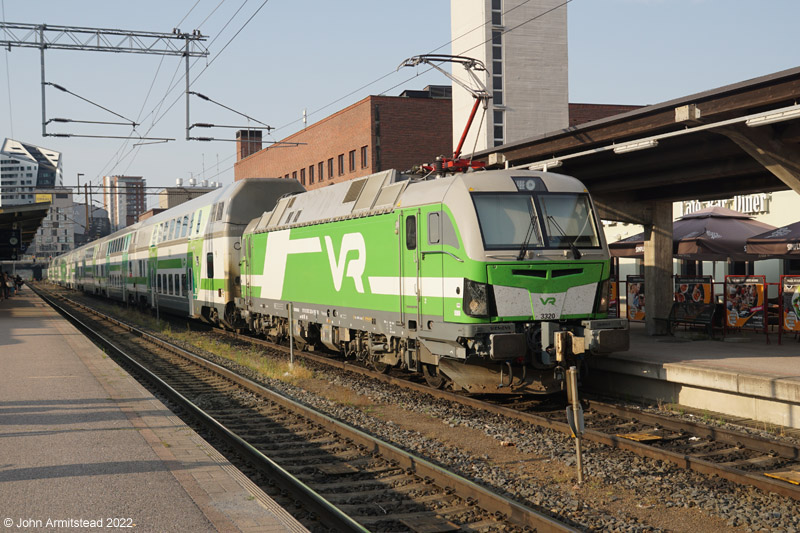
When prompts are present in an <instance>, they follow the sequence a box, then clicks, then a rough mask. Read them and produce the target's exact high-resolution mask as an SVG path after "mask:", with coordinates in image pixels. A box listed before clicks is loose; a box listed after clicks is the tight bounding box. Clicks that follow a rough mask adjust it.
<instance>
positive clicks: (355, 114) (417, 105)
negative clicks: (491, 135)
mask: <svg viewBox="0 0 800 533" xmlns="http://www.w3.org/2000/svg"><path fill="white" fill-rule="evenodd" d="M452 129H453V125H452V113H451V105H450V91H449V87H440V86H435V87H426V88H425V90H422V91H406V92H404V93H403V94H402V95H400V96H368V97H366V98H364V99H363V100H361V101H359V102H357V103H355V104H353V105H351V106H349V107H347V108H345V109H342V110H341V111H339V112H337V113H334V114H333V115H331V116H329V117H326V118H324V119H322V120H320V121H319V122H317V123H315V124H312V125H311V126H308V127H307V128H305V129H303V130H301V131H299V132H297V133H295V134H294V135H290V136H289V137H286V138H285V139H282V142H285V143H303V144H300V145H299V146H286V145H281V144H277V145H273V146H268V147H267V148H264V149H261V140H260V139H261V137H260V133H259V132H252V131H240V132H239V133H237V162H236V164H235V165H234V177H235V179H236V180H240V179H244V178H252V177H261V178H266V177H284V178H289V179H296V180H298V181H300V183H302V184H303V185H304V186H305V187H306V188H307V189H314V188H316V187H320V186H323V185H327V184H328V183H337V182H340V181H346V180H349V179H353V178H357V177H360V176H366V175H368V174H372V173H374V172H379V171H381V170H386V169H392V168H394V169H399V170H408V169H410V168H411V167H413V166H414V165H419V164H422V163H430V162H432V161H433V160H434V159H435V158H436V156H439V155H452V152H453V146H452Z"/></svg>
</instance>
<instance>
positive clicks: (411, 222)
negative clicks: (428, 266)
mask: <svg viewBox="0 0 800 533" xmlns="http://www.w3.org/2000/svg"><path fill="white" fill-rule="evenodd" d="M406 249H407V250H416V249H417V217H416V216H414V215H411V216H410V217H406Z"/></svg>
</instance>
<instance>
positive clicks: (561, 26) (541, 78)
mask: <svg viewBox="0 0 800 533" xmlns="http://www.w3.org/2000/svg"><path fill="white" fill-rule="evenodd" d="M560 4H563V2H562V0H532V1H531V0H527V1H526V0H450V29H451V32H452V38H453V44H452V53H453V55H462V56H467V57H471V58H473V59H478V60H480V61H482V62H483V63H484V64H485V65H486V71H485V72H475V74H476V75H478V76H479V77H480V78H481V79H482V81H483V82H484V83H485V85H486V88H487V89H488V91H489V93H491V95H492V98H491V99H490V101H489V105H488V108H487V110H486V116H485V117H483V122H482V123H481V122H480V117H476V118H475V123H474V125H473V127H472V129H471V130H470V133H469V135H468V137H467V139H466V142H465V143H464V148H463V153H464V154H470V153H472V152H473V149H474V151H481V150H485V149H487V148H492V147H494V146H499V145H501V144H507V143H511V142H514V141H518V140H521V139H524V138H527V137H531V136H534V135H537V134H541V133H547V132H551V131H555V130H559V129H562V128H566V127H567V126H568V125H569V106H568V89H569V87H568V85H567V81H568V79H567V6H566V5H560ZM559 5H560V7H559ZM452 72H453V75H454V76H456V77H457V78H458V79H459V80H462V81H463V82H464V83H467V84H468V85H469V80H468V74H467V72H466V71H465V70H464V69H463V68H462V67H461V66H460V65H453V71H452ZM473 102H474V100H473V98H472V96H471V95H470V93H468V92H467V91H466V90H464V89H463V88H461V87H456V86H454V87H453V145H454V146H455V145H456V144H457V143H458V140H459V138H460V137H461V133H462V131H463V128H464V125H465V124H466V123H467V118H468V117H469V113H470V111H471V109H472V105H473ZM479 124H480V127H479Z"/></svg>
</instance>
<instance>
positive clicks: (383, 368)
mask: <svg viewBox="0 0 800 533" xmlns="http://www.w3.org/2000/svg"><path fill="white" fill-rule="evenodd" d="M372 368H374V369H375V370H377V371H378V372H380V373H381V374H388V373H389V371H390V370H391V369H392V367H391V366H390V365H387V364H386V363H379V362H378V361H372Z"/></svg>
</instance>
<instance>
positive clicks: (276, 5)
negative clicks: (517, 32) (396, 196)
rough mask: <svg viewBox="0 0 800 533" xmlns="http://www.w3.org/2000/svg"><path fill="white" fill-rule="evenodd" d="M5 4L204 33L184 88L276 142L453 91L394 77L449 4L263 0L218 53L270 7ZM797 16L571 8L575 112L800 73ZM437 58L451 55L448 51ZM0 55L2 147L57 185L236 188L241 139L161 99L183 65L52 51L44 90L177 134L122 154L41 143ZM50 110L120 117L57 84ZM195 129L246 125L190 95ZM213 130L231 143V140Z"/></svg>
mask: <svg viewBox="0 0 800 533" xmlns="http://www.w3.org/2000/svg"><path fill="white" fill-rule="evenodd" d="M0 2H2V6H3V9H4V20H6V21H7V22H24V23H36V24H40V23H46V24H52V25H59V26H68V25H73V26H85V27H101V28H115V29H129V30H140V31H160V32H170V31H172V29H173V28H174V27H176V26H177V27H179V28H180V29H181V30H183V31H191V30H193V29H196V28H199V29H200V30H201V31H202V33H203V34H205V35H208V36H209V41H208V42H209V43H211V41H212V40H213V39H216V40H215V41H214V42H213V43H211V44H209V50H210V52H211V54H210V57H209V58H208V60H205V59H204V60H200V61H199V62H198V63H197V64H196V65H195V66H194V67H193V68H192V73H191V78H193V79H194V78H195V76H197V75H198V74H199V73H200V72H201V71H202V70H203V68H204V67H205V66H206V64H207V63H208V62H211V64H210V66H209V67H208V68H207V69H206V70H205V71H204V72H203V73H202V75H201V76H200V77H199V78H198V79H197V80H196V81H195V82H194V84H193V86H192V90H194V91H197V92H200V93H203V94H206V95H207V96H209V97H211V98H213V99H214V100H217V101H219V102H221V103H223V104H225V105H227V106H229V107H232V108H234V109H236V110H238V111H241V112H243V113H246V114H248V115H250V116H252V117H254V118H256V119H257V120H260V121H262V122H265V123H267V124H269V125H271V126H274V127H276V128H278V129H277V130H276V131H275V132H274V133H273V138H274V139H276V140H277V139H280V138H282V137H284V136H286V135H289V134H291V133H293V132H294V131H296V130H297V129H299V128H300V127H302V122H301V120H300V117H301V116H302V112H303V109H304V108H306V109H308V112H309V123H311V122H314V121H316V120H319V119H321V118H324V117H325V116H327V115H328V114H331V113H333V112H335V111H337V110H339V109H341V108H343V107H345V106H347V105H350V104H352V103H354V102H356V101H358V100H360V99H361V98H363V97H364V96H366V95H368V94H380V93H384V92H385V93H386V94H389V95H396V94H399V92H401V91H402V90H403V89H417V88H421V87H423V86H425V85H427V84H430V83H434V84H436V83H438V84H444V83H448V80H446V79H445V78H444V77H443V76H441V75H439V74H436V73H429V74H425V75H423V76H420V77H418V78H414V77H413V76H414V75H415V72H416V71H415V70H412V69H403V70H401V71H399V72H394V71H395V69H396V67H397V65H398V64H399V63H400V62H401V61H402V60H403V59H405V58H407V57H410V56H412V55H417V54H422V53H427V52H430V51H432V50H434V49H437V48H439V47H440V46H442V45H445V44H446V43H448V42H449V41H450V39H451V35H450V19H449V16H450V15H449V14H450V1H449V0H403V1H402V2H379V1H374V0H373V1H368V0H343V1H340V2H332V1H320V0H308V1H301V0H292V1H289V0H270V1H268V2H267V3H266V5H264V6H263V8H262V9H261V10H260V11H259V12H258V14H257V15H255V17H254V18H253V19H252V21H251V22H250V23H249V24H248V25H247V26H245V27H244V29H243V30H242V31H241V33H240V34H239V35H238V36H237V37H236V38H235V39H233V41H231V42H230V44H229V45H228V46H227V48H226V49H225V50H224V51H222V47H223V46H224V45H225V44H226V43H228V41H229V40H230V39H231V38H232V37H233V35H234V34H235V33H236V32H237V31H239V30H240V28H242V26H243V25H244V23H245V21H246V20H247V19H248V18H250V16H251V15H252V14H253V13H254V12H255V11H256V10H257V9H258V8H259V7H260V6H261V5H262V3H263V0H247V1H246V0H224V1H222V2H221V0H199V1H198V0H169V1H163V0H162V1H159V2H156V1H152V0H138V1H137V2H120V1H112V0H72V1H70V2H65V1H63V0H0ZM217 6H219V7H218V8H217ZM242 6H243V7H242ZM240 7H241V11H240V12H239V13H238V15H235V16H234V13H235V12H236V10H237V9H239V8H240ZM215 8H217V10H216V12H214V13H213V14H211V13H212V11H213V10H214V9H215ZM187 13H188V15H187ZM184 17H186V18H185V20H184V21H183V22H181V20H182V19H184ZM232 17H233V18H232ZM231 18H232V20H231ZM206 19H207V20H206ZM229 20H230V23H229V24H228V26H227V27H225V28H224V26H225V25H226V23H228V22H229ZM798 20H800V1H798V0H761V1H753V0H749V1H748V0H573V1H572V2H571V3H570V4H569V5H568V21H569V61H570V64H569V86H570V95H569V99H570V102H584V103H618V104H652V103H658V102H663V101H666V100H670V99H673V98H678V97H681V96H685V95H688V94H692V93H696V92H700V91H704V90H708V89H713V88H716V87H720V86H722V85H727V84H730V83H735V82H738V81H742V80H746V79H750V78H753V77H757V76H761V75H765V74H769V73H772V72H776V71H780V70H784V69H788V68H792V67H796V66H800V46H798V45H800V34H799V33H798V32H797V29H796V26H797V21H798ZM223 28H224V29H223ZM438 52H440V53H448V52H449V46H447V47H445V48H442V49H439V50H438ZM2 55H3V57H2V59H0V78H1V79H2V83H0V137H13V138H15V139H18V140H21V141H24V142H30V143H33V144H36V145H39V146H44V147H47V148H51V149H55V150H58V151H61V152H63V154H64V156H63V157H64V176H65V184H67V185H74V184H75V180H76V174H77V173H78V172H81V173H83V174H85V177H84V178H82V183H83V182H85V180H86V179H87V178H89V179H91V180H92V181H93V182H94V183H98V182H99V180H100V179H101V177H102V176H103V175H104V174H127V175H141V176H144V177H145V178H146V179H147V182H148V185H149V186H168V185H173V184H174V183H175V178H183V179H184V180H186V179H188V178H189V177H190V176H194V177H196V178H198V179H201V178H203V177H205V178H206V179H209V180H216V181H222V182H223V183H230V182H231V181H232V180H233V169H232V166H233V162H234V151H235V144H234V143H232V142H214V143H199V142H194V141H192V142H188V141H185V140H183V139H184V137H185V130H184V128H185V121H186V117H185V103H184V100H183V97H182V95H181V93H180V91H181V90H182V89H183V82H182V81H181V82H180V83H178V90H174V91H173V92H172V93H170V94H169V96H167V97H166V99H164V97H165V94H166V93H167V87H168V86H169V85H170V81H171V80H173V83H175V82H176V81H179V80H180V77H181V76H182V74H183V62H182V60H181V59H179V58H175V57H166V58H164V59H163V61H162V59H161V57H159V56H143V55H135V54H109V53H97V52H72V51H59V50H51V51H48V52H47V53H46V56H45V61H46V74H47V81H50V82H53V83H57V84H59V85H62V86H64V87H66V88H67V89H69V90H70V91H72V92H75V93H77V94H79V95H81V96H83V97H85V98H87V99H90V100H92V101H94V102H97V103H98V104H101V105H103V106H104V107H107V108H110V109H112V110H113V111H115V112H117V113H119V114H121V115H123V116H126V117H129V118H132V119H134V120H136V119H138V121H139V122H142V124H143V125H142V126H140V127H139V130H140V131H142V132H144V131H146V130H147V129H148V128H149V127H150V125H151V124H152V121H153V117H154V116H158V117H161V118H160V120H159V121H158V123H157V124H156V125H155V126H154V127H153V128H152V130H151V131H150V135H151V136H157V137H172V138H175V139H177V140H176V141H174V142H170V143H167V144H157V145H150V146H143V147H141V148H138V149H134V150H131V146H130V144H128V145H127V146H125V145H124V143H123V142H122V141H119V140H105V139H102V140H93V139H81V138H71V139H60V138H53V137H48V138H43V137H42V136H41V98H40V85H39V82H40V66H39V52H38V50H35V49H22V48H13V49H12V50H11V51H10V52H9V51H7V50H5V49H4V50H3V51H2ZM6 72H8V74H9V75H10V78H9V77H7V76H6ZM173 76H175V77H174V78H173ZM382 76H386V77H385V78H384V79H381V80H380V81H378V82H377V83H374V84H372V85H369V86H368V87H367V88H365V89H362V90H357V89H359V88H360V87H362V86H364V85H366V84H369V83H370V82H373V81H375V80H378V79H379V78H381V77H382ZM403 82H405V83H403ZM9 88H10V91H9ZM148 92H149V96H148ZM9 93H10V106H9ZM351 93H352V94H351ZM162 99H164V103H163V105H161V106H160V107H158V104H159V102H161V101H162ZM176 100H177V102H176ZM173 103H174V105H173ZM170 105H173V107H172V108H171V109H169V106H170ZM326 106H327V107H326ZM10 107H11V108H12V109H13V111H11V112H10V111H9V108H10ZM168 109H169V110H168ZM156 110H157V111H156ZM47 115H48V118H53V117H63V118H72V119H80V120H109V119H111V120H114V117H112V116H110V115H106V114H103V113H101V112H98V111H97V110H96V109H95V108H92V107H91V106H89V105H88V104H85V103H83V102H81V101H80V100H77V99H75V98H74V97H70V96H68V95H65V94H63V93H60V92H58V91H56V90H54V89H52V88H48V90H47ZM191 121H192V122H214V123H218V124H230V125H242V126H245V125H247V123H246V120H245V119H242V118H240V117H238V116H236V115H233V114H231V113H229V112H227V111H225V110H223V109H221V108H218V107H216V106H213V105H211V104H209V103H206V102H203V101H202V100H199V99H197V98H194V97H193V99H192V100H191ZM12 130H13V131H12ZM48 131H51V132H71V133H86V134H102V133H107V134H112V135H126V134H128V132H129V131H130V130H129V129H126V128H124V127H121V126H115V127H109V126H106V127H103V128H102V129H101V128H99V127H96V126H81V125H77V124H51V125H50V126H49V128H48ZM197 134H198V135H209V134H210V133H209V130H199V131H198V132H197ZM211 134H213V135H215V136H228V137H230V138H232V137H233V135H234V130H225V129H222V130H214V131H213V132H211ZM287 149H288V148H287ZM121 156H122V157H121ZM217 161H219V165H217ZM204 168H205V173H204V172H203V169H204ZM217 169H219V173H218V170H217Z"/></svg>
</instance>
